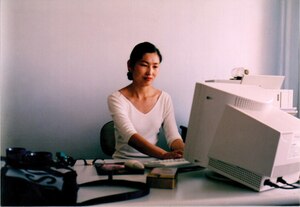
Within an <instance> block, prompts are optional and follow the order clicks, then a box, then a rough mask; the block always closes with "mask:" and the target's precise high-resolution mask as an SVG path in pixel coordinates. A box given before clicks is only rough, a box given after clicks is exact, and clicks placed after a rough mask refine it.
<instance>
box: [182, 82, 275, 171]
mask: <svg viewBox="0 0 300 207" xmlns="http://www.w3.org/2000/svg"><path fill="white" fill-rule="evenodd" d="M259 89H261V88H260V87H258V86H252V85H241V84H228V83H196V85H195V91H194V96H193V102H192V108H191V112H190V117H189V123H188V131H187V136H186V143H185V150H184V157H185V159H187V160H188V161H190V162H192V163H195V164H198V165H199V166H202V167H207V164H208V151H209V148H210V146H211V143H212V141H213V137H214V134H215V132H216V129H217V126H218V123H219V121H220V119H221V117H222V114H223V111H224V109H225V106H226V105H227V104H234V102H235V99H236V96H237V94H238V95H239V96H241V97H245V98H248V99H254V100H259V101H261V102H266V103H271V102H272V100H273V96H272V95H270V94H268V93H267V92H266V91H265V90H259ZM250 91H257V92H256V93H255V94H253V93H251V92H250Z"/></svg>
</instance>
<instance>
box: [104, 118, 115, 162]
mask: <svg viewBox="0 0 300 207" xmlns="http://www.w3.org/2000/svg"><path fill="white" fill-rule="evenodd" d="M115 143H116V140H115V129H114V122H113V121H109V122H107V123H106V124H104V125H103V126H102V128H101V131H100V145H101V149H102V151H103V152H104V154H106V155H108V156H110V157H111V156H112V155H113V153H114V152H115Z"/></svg>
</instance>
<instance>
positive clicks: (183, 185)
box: [74, 165, 300, 206]
mask: <svg viewBox="0 0 300 207" xmlns="http://www.w3.org/2000/svg"><path fill="white" fill-rule="evenodd" d="M74 169H75V170H76V171H77V174H78V178H77V182H78V183H83V182H88V181H92V180H99V179H102V178H103V179H106V178H107V177H106V176H98V175H97V173H96V170H95V168H94V167H93V166H83V165H77V166H75V167H74ZM207 172H208V171H207V170H202V171H193V172H185V173H180V174H179V175H178V182H177V187H176V188H175V189H155V188H151V189H150V194H149V195H147V196H144V197H141V198H138V199H133V200H128V201H124V202H115V203H113V205H114V206H117V205H126V206H129V205H130V206H164V205H167V206H188V205H239V206H241V205H291V204H292V205H299V204H300V189H295V190H282V189H273V190H269V191H265V192H260V193H259V192H255V191H253V190H251V189H249V188H247V187H244V186H242V185H239V184H233V183H226V182H221V181H217V180H213V179H210V178H208V177H207V176H206V175H207ZM114 179H127V180H134V181H141V182H145V181H146V175H126V176H125V175H122V176H120V175H118V176H114ZM124 190H125V191H127V190H128V189H125V188H108V187H105V188H104V187H103V188H101V187H86V188H81V189H80V190H79V192H78V202H81V201H84V200H88V199H91V198H94V197H99V196H101V195H107V194H108V195H109V194H116V193H120V192H124Z"/></svg>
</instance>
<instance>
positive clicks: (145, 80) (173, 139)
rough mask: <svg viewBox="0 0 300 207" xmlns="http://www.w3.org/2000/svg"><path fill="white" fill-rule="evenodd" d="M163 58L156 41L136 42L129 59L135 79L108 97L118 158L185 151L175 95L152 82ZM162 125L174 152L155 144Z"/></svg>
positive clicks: (173, 155)
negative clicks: (178, 122)
mask: <svg viewBox="0 0 300 207" xmlns="http://www.w3.org/2000/svg"><path fill="white" fill-rule="evenodd" d="M161 61H162V56H161V54H160V51H159V50H158V49H157V48H156V47H155V46H154V45H153V44H151V43H149V42H143V43H140V44H138V45H136V46H135V47H134V49H133V50H132V52H131V55H130V59H129V60H128V62H127V67H128V73H127V76H128V79H129V80H131V81H132V83H131V84H129V85H128V86H126V87H124V88H122V89H120V90H119V91H116V92H114V93H113V94H112V95H110V96H109V97H108V106H109V110H110V113H111V115H112V118H113V121H114V124H115V135H116V151H115V153H114V155H113V157H114V158H125V159H129V158H146V157H149V156H150V157H155V158H158V159H174V158H181V157H182V155H183V148H184V143H183V141H182V138H181V136H180V134H179V133H178V128H177V125H176V122H175V115H174V110H173V104H172V100H171V97H170V96H169V95H168V94H167V93H166V92H164V91H161V90H159V89H156V88H154V87H153V85H152V84H153V81H154V80H155V78H156V77H157V75H158V73H159V70H160V63H161ZM161 126H163V129H164V132H165V136H166V139H167V143H168V145H169V147H170V149H171V152H167V151H165V150H164V149H162V148H160V147H158V146H156V145H155V144H156V143H157V141H158V133H159V129H160V127H161Z"/></svg>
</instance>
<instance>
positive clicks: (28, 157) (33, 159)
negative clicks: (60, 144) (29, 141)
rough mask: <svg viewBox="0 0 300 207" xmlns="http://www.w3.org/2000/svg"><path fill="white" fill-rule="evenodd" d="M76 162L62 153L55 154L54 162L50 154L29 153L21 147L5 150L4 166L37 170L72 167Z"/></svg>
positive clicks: (41, 152)
mask: <svg viewBox="0 0 300 207" xmlns="http://www.w3.org/2000/svg"><path fill="white" fill-rule="evenodd" d="M75 162H76V160H74V159H73V158H72V157H69V156H66V155H65V154H64V153H62V152H57V153H56V161H54V160H53V156H52V153H51V152H43V151H40V152H31V151H28V150H26V149H25V148H22V147H11V148H7V149H6V164H7V165H10V166H12V167H18V168H39V167H52V166H58V165H60V166H73V165H74V164H75Z"/></svg>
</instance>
